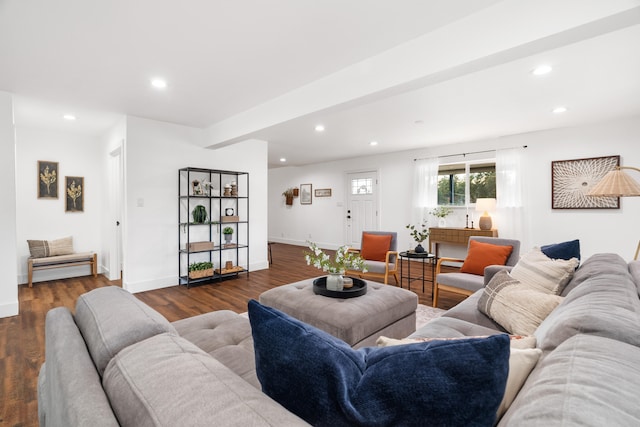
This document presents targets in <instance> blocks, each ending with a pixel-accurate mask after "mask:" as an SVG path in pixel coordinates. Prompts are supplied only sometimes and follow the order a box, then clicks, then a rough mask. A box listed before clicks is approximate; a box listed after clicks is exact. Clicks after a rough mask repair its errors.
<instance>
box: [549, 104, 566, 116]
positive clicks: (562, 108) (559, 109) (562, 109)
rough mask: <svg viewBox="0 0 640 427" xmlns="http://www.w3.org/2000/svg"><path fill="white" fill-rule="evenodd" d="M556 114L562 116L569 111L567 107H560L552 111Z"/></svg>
mask: <svg viewBox="0 0 640 427" xmlns="http://www.w3.org/2000/svg"><path fill="white" fill-rule="evenodd" d="M551 111H552V112H553V113H554V114H562V113H565V112H566V111H567V107H564V106H559V107H556V108H554V109H553V110H551Z"/></svg>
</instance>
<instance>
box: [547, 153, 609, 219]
mask: <svg viewBox="0 0 640 427" xmlns="http://www.w3.org/2000/svg"><path fill="white" fill-rule="evenodd" d="M619 166H620V156H607V157H594V158H588V159H576V160H559V161H553V162H551V208H552V209H620V197H619V196H598V197H593V196H595V194H591V191H592V189H594V188H595V186H596V184H597V183H599V182H600V181H602V180H603V178H605V176H606V175H607V174H608V173H609V172H612V171H615V169H616V167H619ZM599 194H602V193H599Z"/></svg>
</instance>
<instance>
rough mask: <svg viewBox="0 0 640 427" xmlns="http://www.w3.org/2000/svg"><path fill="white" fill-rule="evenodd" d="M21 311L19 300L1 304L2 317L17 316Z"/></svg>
mask: <svg viewBox="0 0 640 427" xmlns="http://www.w3.org/2000/svg"><path fill="white" fill-rule="evenodd" d="M19 311H20V304H18V301H16V302H11V303H8V304H1V305H0V318H3V317H11V316H17V315H18V313H19Z"/></svg>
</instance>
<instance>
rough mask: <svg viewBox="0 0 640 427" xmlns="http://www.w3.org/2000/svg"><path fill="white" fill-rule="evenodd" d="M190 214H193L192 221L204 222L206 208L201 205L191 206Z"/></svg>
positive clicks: (196, 222)
mask: <svg viewBox="0 0 640 427" xmlns="http://www.w3.org/2000/svg"><path fill="white" fill-rule="evenodd" d="M191 215H192V216H193V222H194V223H195V224H204V222H205V221H206V220H207V209H206V208H205V207H204V206H202V205H198V206H196V207H195V208H193V211H192V212H191Z"/></svg>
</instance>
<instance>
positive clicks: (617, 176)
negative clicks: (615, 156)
mask: <svg viewBox="0 0 640 427" xmlns="http://www.w3.org/2000/svg"><path fill="white" fill-rule="evenodd" d="M622 169H631V170H634V171H637V172H640V169H638V168H634V167H633V166H616V168H615V169H614V170H612V171H610V172H608V173H607V174H606V175H605V176H604V178H602V181H600V182H599V183H598V184H596V186H595V187H593V188H592V189H591V191H590V192H589V193H588V195H589V196H592V197H593V196H595V197H600V196H611V197H634V196H635V197H637V196H640V184H638V183H637V182H636V180H634V179H633V178H631V177H630V176H629V175H627V174H626V173H624V172H623V171H622ZM638 253H640V242H638V248H637V249H636V254H635V256H634V257H633V259H634V260H637V259H638Z"/></svg>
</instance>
